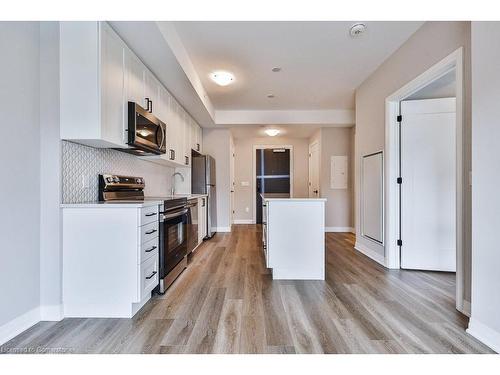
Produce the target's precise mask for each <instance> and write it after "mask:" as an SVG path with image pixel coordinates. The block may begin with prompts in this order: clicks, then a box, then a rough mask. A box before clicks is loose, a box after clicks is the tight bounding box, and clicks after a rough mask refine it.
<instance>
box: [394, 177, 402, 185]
mask: <svg viewBox="0 0 500 375" xmlns="http://www.w3.org/2000/svg"><path fill="white" fill-rule="evenodd" d="M396 182H397V183H398V184H400V185H401V184H402V183H403V177H398V178H397V180H396Z"/></svg>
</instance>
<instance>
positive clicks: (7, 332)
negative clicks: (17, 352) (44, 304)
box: [0, 307, 40, 345]
mask: <svg viewBox="0 0 500 375" xmlns="http://www.w3.org/2000/svg"><path fill="white" fill-rule="evenodd" d="M39 321H40V308H39V307H35V308H34V309H32V310H30V311H28V312H26V313H24V314H23V315H21V316H18V317H17V318H15V319H13V320H11V321H10V322H7V323H5V324H4V325H3V326H1V327H0V345H3V344H5V343H6V342H7V341H9V340H11V339H13V338H14V337H16V336H17V335H19V334H20V333H22V332H24V331H26V330H27V329H28V328H30V327H32V326H34V325H35V324H37V323H38V322H39Z"/></svg>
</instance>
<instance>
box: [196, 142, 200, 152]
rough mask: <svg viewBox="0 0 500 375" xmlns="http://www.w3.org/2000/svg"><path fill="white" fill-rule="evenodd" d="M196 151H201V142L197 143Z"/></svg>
mask: <svg viewBox="0 0 500 375" xmlns="http://www.w3.org/2000/svg"><path fill="white" fill-rule="evenodd" d="M196 151H200V144H199V143H197V144H196Z"/></svg>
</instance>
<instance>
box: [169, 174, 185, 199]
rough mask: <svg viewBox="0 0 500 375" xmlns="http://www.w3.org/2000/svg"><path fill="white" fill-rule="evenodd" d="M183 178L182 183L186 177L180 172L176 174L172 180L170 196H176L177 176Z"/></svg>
mask: <svg viewBox="0 0 500 375" xmlns="http://www.w3.org/2000/svg"><path fill="white" fill-rule="evenodd" d="M177 175H179V176H181V181H182V182H184V176H183V175H182V174H181V173H180V172H175V173H174V174H173V175H172V177H171V179H170V195H172V196H174V195H175V176H177Z"/></svg>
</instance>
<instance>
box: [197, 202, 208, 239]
mask: <svg viewBox="0 0 500 375" xmlns="http://www.w3.org/2000/svg"><path fill="white" fill-rule="evenodd" d="M206 236H207V198H206V197H201V198H198V243H201V242H202V241H203V239H204V238H205V237H206Z"/></svg>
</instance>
